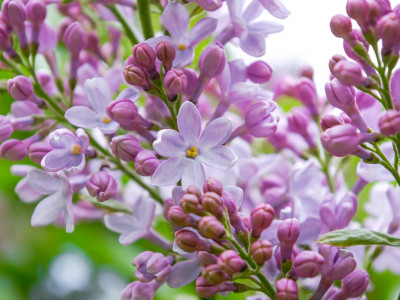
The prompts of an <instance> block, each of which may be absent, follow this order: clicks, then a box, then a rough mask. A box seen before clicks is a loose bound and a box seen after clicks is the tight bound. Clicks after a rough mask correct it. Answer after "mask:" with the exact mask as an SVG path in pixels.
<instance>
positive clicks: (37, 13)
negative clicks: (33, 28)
mask: <svg viewBox="0 0 400 300" xmlns="http://www.w3.org/2000/svg"><path fill="white" fill-rule="evenodd" d="M26 8H27V13H28V19H29V20H30V21H31V22H32V23H34V24H38V25H41V24H43V22H44V20H45V19H46V14H47V12H46V4H45V3H44V2H43V1H41V0H31V1H29V2H28V5H27V7H26Z"/></svg>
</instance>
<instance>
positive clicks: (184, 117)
mask: <svg viewBox="0 0 400 300" xmlns="http://www.w3.org/2000/svg"><path fill="white" fill-rule="evenodd" d="M178 129H179V132H180V133H181V134H182V136H183V138H184V139H185V142H186V145H188V146H189V145H192V144H193V143H194V142H195V141H196V140H197V139H198V138H199V136H200V131H201V116H200V113H199V111H198V109H197V107H196V106H195V105H194V104H193V103H192V102H190V101H186V102H185V103H183V104H182V106H181V109H180V110H179V113H178Z"/></svg>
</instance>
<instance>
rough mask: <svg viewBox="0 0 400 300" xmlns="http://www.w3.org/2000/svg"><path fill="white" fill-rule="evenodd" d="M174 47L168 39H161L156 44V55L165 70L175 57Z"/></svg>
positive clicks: (169, 66) (170, 65)
mask: <svg viewBox="0 0 400 300" xmlns="http://www.w3.org/2000/svg"><path fill="white" fill-rule="evenodd" d="M175 52H176V51H175V48H174V46H172V44H171V43H170V42H168V41H161V42H159V43H158V44H157V46H156V56H157V58H158V59H159V60H160V61H161V62H162V63H163V66H164V69H165V71H168V70H169V69H171V67H172V62H173V60H174V59H175Z"/></svg>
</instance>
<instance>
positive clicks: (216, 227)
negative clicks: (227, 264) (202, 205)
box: [199, 216, 226, 239]
mask: <svg viewBox="0 0 400 300" xmlns="http://www.w3.org/2000/svg"><path fill="white" fill-rule="evenodd" d="M199 233H200V235H201V236H203V237H205V238H207V239H222V238H223V237H224V236H225V233H226V232H225V228H224V226H222V224H221V223H220V222H219V221H218V220H217V218H216V217H214V216H205V217H202V218H201V219H200V222H199Z"/></svg>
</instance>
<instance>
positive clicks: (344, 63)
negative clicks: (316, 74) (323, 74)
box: [332, 59, 367, 86]
mask: <svg viewBox="0 0 400 300" xmlns="http://www.w3.org/2000/svg"><path fill="white" fill-rule="evenodd" d="M332 74H334V76H335V77H336V78H337V79H338V80H339V81H340V83H341V84H343V85H345V86H352V85H360V84H364V83H366V82H367V80H366V78H364V76H363V74H362V69H361V66H360V65H359V64H358V63H356V62H352V61H348V60H344V59H342V60H340V61H339V62H337V63H336V64H335V66H334V67H333V72H332Z"/></svg>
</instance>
